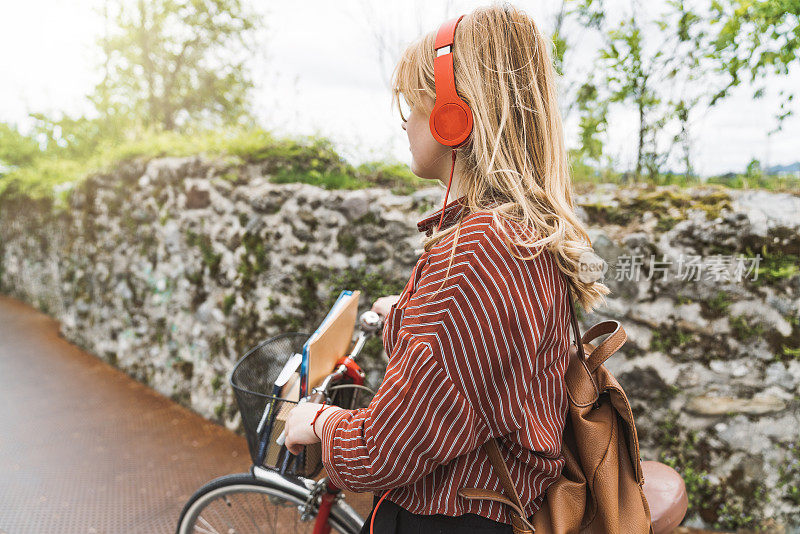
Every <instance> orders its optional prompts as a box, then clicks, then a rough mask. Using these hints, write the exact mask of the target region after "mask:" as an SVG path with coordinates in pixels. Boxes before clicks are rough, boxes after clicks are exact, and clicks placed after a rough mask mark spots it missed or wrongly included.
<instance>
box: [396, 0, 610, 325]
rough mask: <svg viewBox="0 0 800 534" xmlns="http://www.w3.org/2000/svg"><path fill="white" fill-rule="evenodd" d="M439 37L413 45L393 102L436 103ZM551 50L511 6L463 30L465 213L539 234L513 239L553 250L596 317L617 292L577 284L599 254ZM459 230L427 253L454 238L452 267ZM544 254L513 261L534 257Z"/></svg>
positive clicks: (457, 45)
mask: <svg viewBox="0 0 800 534" xmlns="http://www.w3.org/2000/svg"><path fill="white" fill-rule="evenodd" d="M435 38H436V31H432V32H430V33H428V34H426V35H424V36H423V37H421V38H419V39H418V40H416V41H414V42H413V43H412V44H411V45H409V46H408V48H407V49H406V50H405V51H404V52H403V54H402V56H401V58H400V60H399V62H398V63H397V65H396V67H395V69H394V72H393V74H392V102H393V104H397V106H398V109H399V108H400V106H399V104H400V103H399V95H400V94H402V95H403V96H404V97H405V99H406V100H407V101H408V103H409V105H411V106H412V107H417V106H419V108H420V109H426V106H425V104H424V101H423V100H422V95H423V94H426V95H428V96H429V97H430V98H431V99H434V98H435V97H436V91H435V84H434V75H433V59H434V57H435V52H434V49H433V45H434V40H435ZM551 45H552V41H551V40H549V39H548V38H546V37H545V36H544V35H542V33H541V32H540V31H539V29H538V28H537V27H536V24H535V23H534V22H533V20H532V19H531V18H530V17H528V15H526V14H525V13H524V12H523V11H521V10H519V9H517V8H516V7H514V6H512V5H510V4H508V3H502V4H498V3H494V4H492V5H490V6H487V7H481V8H477V9H475V10H474V11H472V12H471V13H469V14H467V15H466V16H464V18H463V19H462V20H461V22H460V23H459V25H458V28H457V29H456V34H455V42H454V46H453V56H454V58H453V59H454V70H455V78H456V89H457V91H458V94H459V96H461V98H463V99H464V101H465V102H466V103H467V104H469V106H470V108H472V114H473V129H472V134H471V135H470V137H469V139H468V140H467V141H466V143H465V144H463V145H462V146H460V147H459V148H458V149H457V151H458V157H459V158H461V160H462V161H463V162H464V165H463V167H464V173H463V175H462V176H460V180H461V186H460V187H462V188H463V190H464V191H465V196H466V198H465V200H466V209H467V212H469V213H472V212H475V211H479V210H486V209H489V210H490V211H491V213H492V219H493V221H495V222H499V219H500V218H505V219H507V220H509V221H515V222H516V223H518V224H520V225H521V226H522V227H523V228H531V229H532V230H533V235H534V237H535V236H536V235H538V236H543V237H541V239H538V240H533V237H532V238H531V239H532V240H525V239H521V240H519V241H512V242H513V243H514V244H515V245H517V246H518V247H524V248H530V247H542V250H543V249H544V248H545V247H546V248H547V249H549V250H550V251H551V253H552V254H553V257H554V258H555V259H556V265H557V266H558V268H559V269H560V270H561V271H563V272H564V274H565V275H567V276H568V277H569V278H570V279H571V280H572V282H573V287H574V289H575V291H576V292H575V293H573V296H574V298H575V299H576V301H577V302H578V303H580V304H581V305H582V306H583V308H584V309H585V310H586V311H592V308H593V307H595V306H598V305H599V304H600V303H602V304H605V299H604V297H603V296H604V295H606V294H608V293H609V292H610V290H609V289H608V287H606V286H605V285H604V284H603V283H601V282H599V281H595V282H588V283H587V282H583V281H581V280H580V279H579V278H578V259H579V257H580V256H581V254H583V253H584V252H587V251H591V250H592V247H591V240H590V238H589V235H588V234H587V232H586V229H585V228H584V225H583V223H582V222H581V221H580V220H579V219H578V218H577V216H576V214H575V209H574V205H573V201H572V178H571V169H570V164H569V157H568V154H567V150H566V148H565V144H564V135H563V128H562V123H561V113H560V110H559V107H558V97H557V91H556V83H557V81H558V75H557V73H556V72H555V70H554V68H553V62H552V59H551V55H550V46H551ZM427 112H428V113H429V112H430V109H427ZM401 114H402V111H401ZM494 204H497V205H494ZM492 205H494V207H491V208H487V206H492ZM498 226H500V227H502V225H498ZM460 228H461V223H460V222H459V224H457V225H452V226H450V227H448V228H445V229H443V230H441V231H438V232H437V231H435V230H434V232H433V234H432V235H431V236H430V237H428V238H427V239H426V240H425V241H424V248H425V250H426V251H429V250H430V249H431V247H433V246H434V245H435V244H436V243H438V242H440V241H441V240H442V239H444V238H446V237H447V236H449V235H451V234H452V233H455V239H454V241H453V248H452V251H451V255H450V263H451V264H452V261H453V255H454V254H455V248H456V245H457V240H458V233H459V232H460ZM506 235H507V234H506ZM542 250H540V251H539V253H541V251H542ZM539 253H537V254H535V255H533V256H529V257H520V256H517V255H516V254H514V256H515V257H517V258H518V259H521V260H528V259H532V258H535V257H536V256H538V254H539ZM512 254H513V249H512ZM449 270H450V266H448V273H449Z"/></svg>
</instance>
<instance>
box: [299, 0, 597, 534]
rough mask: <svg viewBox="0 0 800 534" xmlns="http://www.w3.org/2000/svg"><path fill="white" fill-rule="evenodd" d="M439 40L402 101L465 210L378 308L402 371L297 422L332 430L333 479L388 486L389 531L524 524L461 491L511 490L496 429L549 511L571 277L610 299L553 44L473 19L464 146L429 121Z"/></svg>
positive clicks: (421, 147)
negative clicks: (584, 269) (588, 263)
mask: <svg viewBox="0 0 800 534" xmlns="http://www.w3.org/2000/svg"><path fill="white" fill-rule="evenodd" d="M435 36H436V32H432V33H429V34H427V35H425V36H424V37H423V38H422V39H420V40H418V41H416V42H415V43H413V44H412V45H410V46H409V47H408V49H407V50H406V51H405V52H404V54H403V56H402V58H401V59H400V62H399V63H398V65H397V67H396V69H395V72H394V76H393V92H394V98H395V100H396V102H397V103H398V104H399V103H400V99H401V98H404V99H405V100H407V102H408V104H409V106H410V108H411V113H410V116H408V117H405V116H403V124H402V127H403V129H404V130H405V131H406V133H407V134H408V140H409V145H410V150H411V154H412V167H411V170H412V171H413V172H414V174H416V175H417V176H420V177H422V178H428V179H436V180H440V181H442V182H443V183H448V184H449V189H448V193H449V192H450V191H452V192H453V195H452V196H453V198H454V199H455V200H453V201H451V202H449V203H447V204H446V205H445V206H444V207H443V209H442V210H439V211H437V212H436V213H434V214H432V215H430V216H428V217H426V218H424V219H422V220H421V221H419V222H418V225H417V226H418V229H419V230H420V231H421V232H425V236H426V237H425V239H424V242H423V243H424V253H423V254H422V256H421V257H420V258H419V260H418V262H417V264H416V266H415V267H414V270H413V272H412V275H411V278H410V279H409V281H408V283H407V284H406V287H405V289H404V290H403V292H402V293H401V294H400V295H395V296H391V297H383V298H381V299H378V300H377V301H376V302H375V304H374V305H373V309H374V310H376V311H378V312H379V313H384V314H385V315H386V325H385V327H384V332H383V341H384V347H385V349H386V352H387V354H388V355H389V363H388V366H387V369H386V376H385V378H384V380H383V381H382V383H381V385H380V388H379V389H378V391H377V393H376V394H375V396H374V398H373V399H372V401H371V402H370V404H369V406H368V407H367V408H362V409H357V410H345V409H341V408H338V407H330V408H328V409H324V410H323V411H322V412H321V413H318V412H319V409H320V408H321V406H320V405H319V404H313V403H305V404H301V405H298V406H297V407H296V408H294V409H293V410H292V412H291V414H290V416H289V420H288V422H287V438H286V445H287V446H288V447H289V449H290V450H291V451H292V452H295V453H297V452H300V450H301V449H302V446H303V445H306V444H310V443H315V442H316V441H319V440H320V438H321V440H322V451H323V463H324V465H325V467H326V470H327V473H328V475H329V477H330V481H331V482H332V483H333V484H335V485H336V486H338V487H340V488H343V489H346V490H349V491H356V492H365V491H371V492H373V493H375V498H376V502H377V503H379V505H378V507H377V511H376V510H375V509H373V513H372V514H370V518H368V520H367V522H366V524H365V525H364V529H363V531H362V532H365V533H366V532H370V527H371V526H372V531H373V532H376V533H378V532H380V533H385V532H425V533H428V532H464V531H467V530H468V529H470V530H475V531H477V532H486V533H488V532H498V533H499V532H511V526H510V523H511V518H510V514H509V510H508V509H507V507H506V505H504V504H502V503H497V502H493V501H488V500H468V499H463V498H461V497H460V496H459V495H458V493H457V491H458V489H459V488H462V487H476V488H486V489H492V490H496V491H502V490H501V488H500V480H499V478H498V476H497V473H495V472H494V471H493V469H492V466H491V463H490V461H489V458H488V456H487V455H486V453H485V452H484V450H483V449H482V447H481V445H482V444H483V443H484V442H485V441H486V440H487V439H490V438H493V437H500V438H501V439H500V441H501V450H502V453H503V456H504V459H505V461H506V464H507V465H508V468H509V471H510V473H511V477H512V479H513V480H514V482H515V484H516V487H517V491H518V493H519V495H520V499H521V500H522V503H523V504H524V506H525V511H526V513H527V515H528V517H530V516H531V515H533V513H534V512H536V510H538V508H539V506H540V505H541V502H542V499H543V498H544V494H545V491H546V489H547V487H548V486H549V485H550V484H551V483H553V482H554V481H555V480H556V479H557V478H558V476H559V475H560V473H561V469H562V467H563V458H562V456H561V441H562V432H563V428H564V422H565V419H564V418H565V414H566V409H567V398H566V389H565V385H564V372H565V370H566V366H567V350H568V346H569V342H570V341H569V330H568V328H569V325H570V323H569V315H568V313H569V305H568V301H567V298H568V296H567V292H568V288H567V283H566V280H565V279H564V277H563V275H566V276H568V277H570V278H571V279H572V282H573V283H574V287H575V288H576V294H574V295H573V298H574V299H575V300H576V301H577V302H579V303H580V304H581V305H582V306H583V307H584V309H585V310H587V311H591V309H592V308H593V306H596V305H597V304H599V302H598V301H601V300H603V295H605V294H607V293H608V288H607V287H605V286H604V285H603V284H601V283H598V282H594V283H591V282H590V283H586V282H583V281H581V279H579V278H578V276H577V273H578V268H577V264H578V258H579V256H580V255H581V254H582V253H584V252H586V251H589V250H591V246H590V245H589V238H588V235H587V234H586V231H585V229H584V227H583V225H582V223H581V222H580V221H579V220H578V219H577V218H576V216H575V213H574V209H573V203H572V198H571V182H570V175H569V167H568V159H567V153H566V150H565V148H564V141H563V133H562V127H561V118H560V116H559V109H558V103H557V99H556V85H555V84H556V75H555V73H554V71H553V65H552V61H551V59H550V53H549V41H548V40H547V39H546V38H545V37H544V36H543V35H542V34H541V33H540V32H539V30H538V28H537V27H536V25H535V24H534V22H533V21H532V20H531V19H530V18H529V17H528V16H527V15H525V14H524V13H523V12H521V11H519V10H518V9H516V8H514V7H512V6H508V5H504V6H497V5H493V6H490V7H485V8H480V9H476V10H475V11H473V12H472V13H470V14H468V15H466V16H465V17H464V18H463V19H462V20H461V22H460V23H459V25H458V26H457V28H456V34H455V42H454V46H453V55H454V65H455V85H456V88H457V90H458V93H459V95H460V96H461V97H462V98H463V99H464V101H466V102H467V103H468V105H469V106H470V108H471V110H472V113H473V129H472V132H471V135H470V137H469V139H468V141H467V142H466V143H465V144H463V145H461V146H460V147H459V148H457V149H451V148H450V147H448V146H445V145H442V144H439V142H438V141H437V140H436V139H435V138H434V137H433V135H432V134H431V131H430V128H429V122H428V121H429V116H430V111H431V109H432V107H433V103H434V98H435V95H436V91H435V85H434V77H433V60H434V57H435V52H434V39H435ZM401 115H403V112H402V109H401ZM451 150H455V152H451ZM451 153H452V154H453V156H454V158H455V159H454V160H451V158H450V157H448V156H449V155H451ZM451 161H452V164H453V167H451ZM451 173H452V174H451ZM446 199H447V196H445V201H446ZM562 273H563V275H562ZM312 422H313V425H312ZM318 436H319V437H318ZM378 495H382V500H378V498H377V497H378ZM373 515H374V516H375V519H374V525H371V523H372V520H373V519H372V516H373Z"/></svg>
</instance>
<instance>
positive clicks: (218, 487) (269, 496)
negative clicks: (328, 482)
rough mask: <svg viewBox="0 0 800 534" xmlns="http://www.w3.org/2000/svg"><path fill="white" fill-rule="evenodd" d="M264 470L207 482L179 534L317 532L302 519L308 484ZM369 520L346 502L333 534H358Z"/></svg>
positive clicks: (336, 509)
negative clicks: (257, 475)
mask: <svg viewBox="0 0 800 534" xmlns="http://www.w3.org/2000/svg"><path fill="white" fill-rule="evenodd" d="M311 483H313V481H308V483H307V485H306V486H301V485H300V484H299V483H292V482H291V481H289V480H287V479H285V478H283V477H281V476H280V475H279V474H277V473H274V472H272V471H266V470H262V472H261V473H260V474H259V477H258V478H256V477H255V476H253V475H251V474H245V473H242V474H236V475H227V476H223V477H220V478H217V479H214V480H212V481H211V482H209V483H207V484H206V485H204V486H203V487H201V488H200V489H199V490H197V491H196V492H195V494H194V495H193V496H192V497H191V498H190V499H189V502H187V503H186V505H185V506H184V507H183V511H182V512H181V516H180V519H179V520H178V528H177V530H176V532H177V534H233V533H237V534H238V533H250V532H253V533H255V532H258V533H267V534H269V533H286V532H292V533H298V534H302V533H311V532H312V531H313V529H314V520H315V517H316V516H312V517H311V520H309V521H305V522H304V521H301V520H300V510H299V508H298V507H299V506H302V505H304V504H305V502H306V499H307V498H308V496H309V494H310V487H309V486H308V484H311ZM363 521H364V520H363V519H362V518H361V517H360V516H359V515H358V514H357V513H356V512H355V511H354V510H353V509H352V508H350V507H349V506H348V505H347V504H346V503H345V502H344V501H343V500H340V501H338V502H335V503H334V505H333V506H332V507H331V512H330V516H329V518H328V524H329V525H330V526H331V527H332V528H331V532H337V533H341V534H357V533H358V532H359V531H360V530H361V525H362V524H363Z"/></svg>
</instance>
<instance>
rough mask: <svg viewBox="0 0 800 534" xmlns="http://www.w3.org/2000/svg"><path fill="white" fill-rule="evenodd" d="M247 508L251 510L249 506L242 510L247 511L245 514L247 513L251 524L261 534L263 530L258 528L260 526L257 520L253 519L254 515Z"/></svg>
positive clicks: (243, 507)
mask: <svg viewBox="0 0 800 534" xmlns="http://www.w3.org/2000/svg"><path fill="white" fill-rule="evenodd" d="M246 508H249V506H248V507H245V506H242V509H243V510H245V512H246V513H247V517H249V518H250V522H251V523H252V524H253V526H254V527H255V529H256V530H257V531H258V532H259V533H260V532H261V529H260V528H258V524H256V520H255V518H253V514H251V513H250V512H249V511H248V510H247V509H246Z"/></svg>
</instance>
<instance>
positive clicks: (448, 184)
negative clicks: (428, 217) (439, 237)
mask: <svg viewBox="0 0 800 534" xmlns="http://www.w3.org/2000/svg"><path fill="white" fill-rule="evenodd" d="M455 169H456V149H455V148H454V149H453V163H452V165H450V179H449V180H447V191H446V192H445V194H444V204H442V214H441V215H440V216H439V226H437V227H436V231H437V232H438V231H439V228H441V227H442V221H443V220H444V207H445V206H447V197H448V195H450V185H451V184H452V183H453V171H454V170H455Z"/></svg>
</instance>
